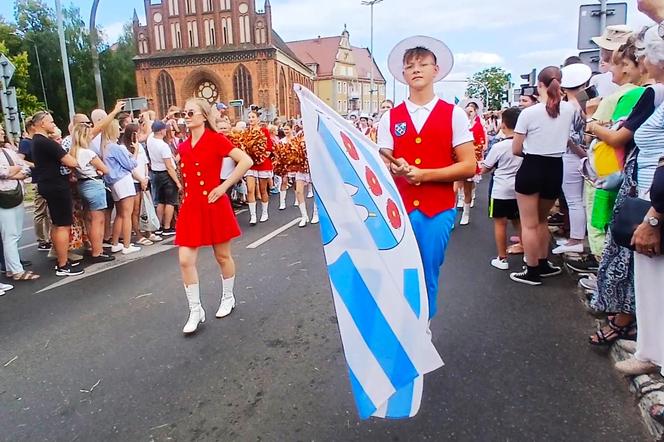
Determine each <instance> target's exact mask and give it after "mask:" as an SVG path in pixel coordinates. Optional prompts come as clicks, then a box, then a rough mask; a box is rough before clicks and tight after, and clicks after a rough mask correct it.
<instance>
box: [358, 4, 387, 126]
mask: <svg viewBox="0 0 664 442" xmlns="http://www.w3.org/2000/svg"><path fill="white" fill-rule="evenodd" d="M382 1H383V0H362V5H363V6H369V7H370V8H371V49H370V52H371V73H370V80H369V81H370V86H369V115H373V94H374V92H375V91H374V51H373V38H374V32H373V28H374V5H375V4H376V3H380V2H382Z"/></svg>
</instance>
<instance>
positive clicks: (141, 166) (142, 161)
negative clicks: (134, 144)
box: [132, 143, 149, 183]
mask: <svg viewBox="0 0 664 442" xmlns="http://www.w3.org/2000/svg"><path fill="white" fill-rule="evenodd" d="M132 156H133V155H132ZM136 163H137V164H138V166H136V168H135V169H134V172H136V173H137V174H138V175H140V176H142V177H143V178H145V173H146V166H147V165H148V164H149V161H148V156H147V155H146V154H145V149H143V145H142V144H140V143H139V144H138V155H136ZM134 182H135V183H138V180H136V179H134Z"/></svg>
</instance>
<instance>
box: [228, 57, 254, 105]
mask: <svg viewBox="0 0 664 442" xmlns="http://www.w3.org/2000/svg"><path fill="white" fill-rule="evenodd" d="M233 94H234V95H235V99H236V100H237V99H242V100H244V105H245V107H246V106H249V105H250V104H252V103H253V102H254V92H253V88H252V85H251V74H250V73H249V70H248V69H247V68H246V67H244V65H243V64H241V65H239V66H238V67H237V68H236V69H235V73H234V74H233Z"/></svg>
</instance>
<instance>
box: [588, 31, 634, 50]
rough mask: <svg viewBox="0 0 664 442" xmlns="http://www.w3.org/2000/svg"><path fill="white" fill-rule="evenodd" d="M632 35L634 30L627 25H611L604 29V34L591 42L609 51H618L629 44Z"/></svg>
mask: <svg viewBox="0 0 664 442" xmlns="http://www.w3.org/2000/svg"><path fill="white" fill-rule="evenodd" d="M631 35H632V29H631V28H630V27H629V26H627V25H611V26H607V27H606V29H604V33H603V34H602V35H600V36H599V37H593V38H592V39H591V40H592V41H593V42H594V43H595V44H596V45H597V46H599V47H600V48H602V49H606V50H608V51H617V50H618V49H620V46H622V45H624V44H625V43H627V40H628V39H629V37H630V36H631Z"/></svg>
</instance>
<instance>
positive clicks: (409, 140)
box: [390, 100, 456, 218]
mask: <svg viewBox="0 0 664 442" xmlns="http://www.w3.org/2000/svg"><path fill="white" fill-rule="evenodd" d="M453 112H454V106H453V105H451V104H449V103H446V102H445V101H443V100H438V103H436V105H435V106H434V108H433V111H431V114H430V115H429V118H428V119H427V121H426V122H425V123H424V126H423V127H422V130H421V131H420V133H417V131H416V130H415V126H414V125H413V121H412V120H411V118H410V113H409V112H408V108H407V107H406V104H405V103H401V104H400V105H399V106H397V107H395V108H394V109H392V110H390V125H391V126H392V127H390V132H391V133H392V138H393V139H394V153H393V155H394V157H395V158H403V159H405V160H406V161H407V162H408V164H412V165H414V166H416V167H419V168H420V169H440V168H443V167H447V166H450V165H452V164H454V159H453V150H454V148H453V146H452V114H453ZM404 125H405V127H404ZM394 181H395V183H396V185H397V188H398V189H399V193H400V194H401V198H402V199H403V203H404V205H405V206H406V210H407V211H408V213H410V212H412V211H413V210H416V209H417V210H420V211H421V212H422V213H424V214H425V215H426V216H428V217H430V218H431V217H434V216H436V215H438V214H439V213H441V212H444V211H445V210H448V209H451V208H453V207H454V206H455V202H456V201H455V197H454V188H453V183H442V182H428V183H422V184H421V185H419V186H414V185H411V184H409V183H408V181H406V179H405V178H404V177H395V178H394Z"/></svg>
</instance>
